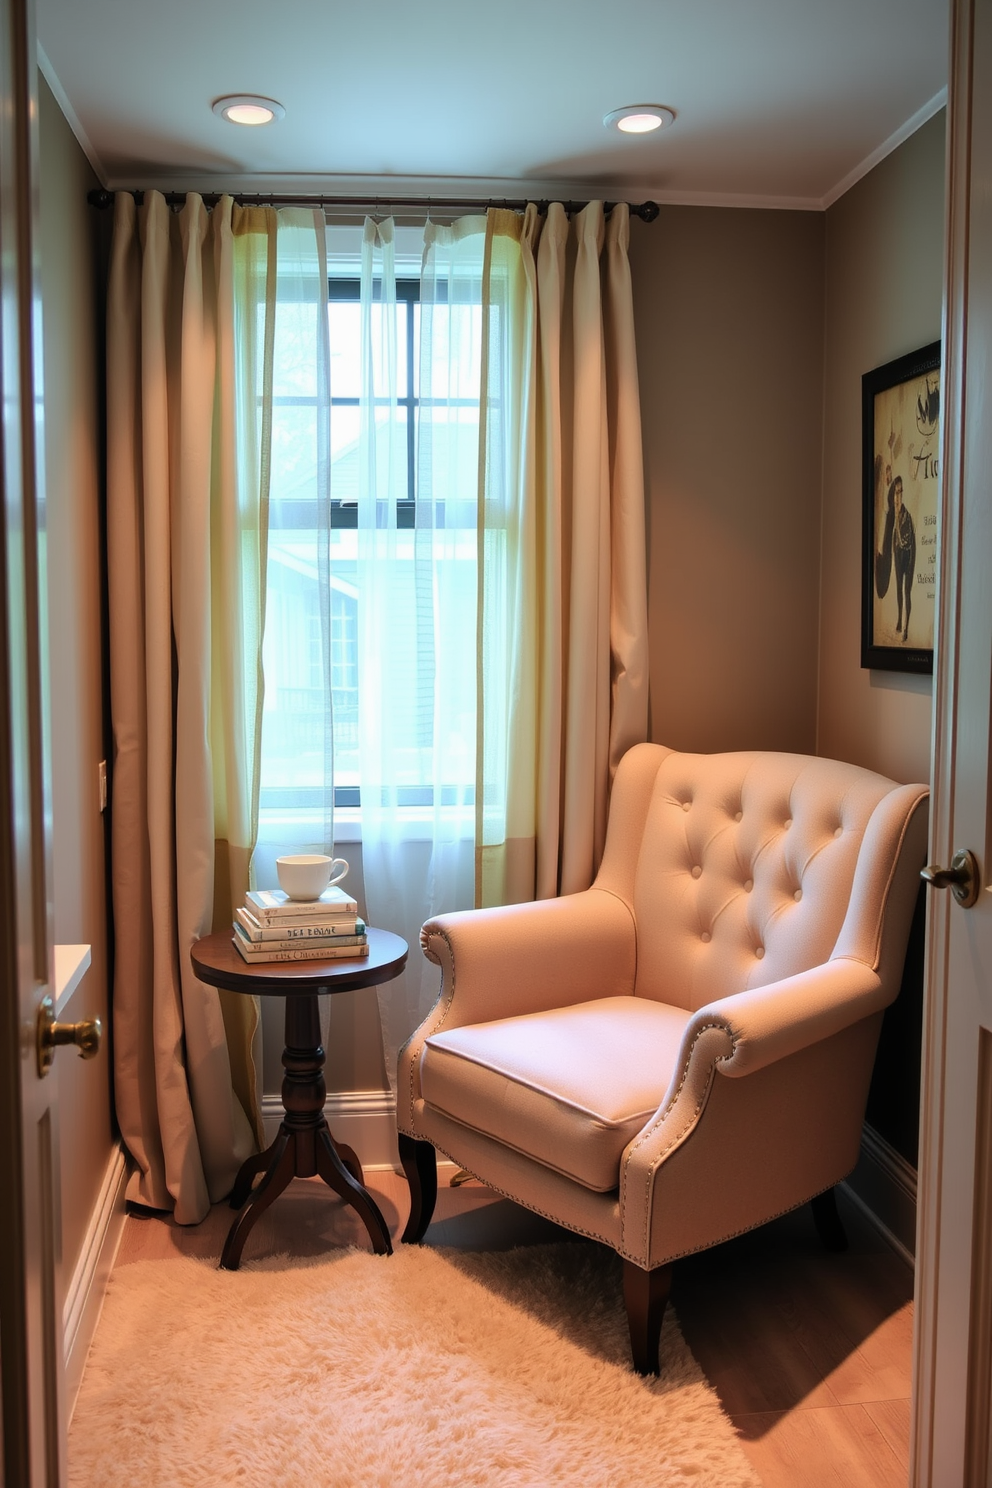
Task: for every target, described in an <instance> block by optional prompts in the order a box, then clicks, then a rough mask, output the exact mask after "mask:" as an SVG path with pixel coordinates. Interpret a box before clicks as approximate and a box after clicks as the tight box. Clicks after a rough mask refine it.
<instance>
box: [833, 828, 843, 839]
mask: <svg viewBox="0 0 992 1488" xmlns="http://www.w3.org/2000/svg"><path fill="white" fill-rule="evenodd" d="M843 835H844V828H843V827H837V828H836V830H835V831H834V836H835V837H843Z"/></svg>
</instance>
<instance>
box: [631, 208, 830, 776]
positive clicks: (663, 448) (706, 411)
mask: <svg viewBox="0 0 992 1488" xmlns="http://www.w3.org/2000/svg"><path fill="white" fill-rule="evenodd" d="M823 226H824V224H823V216H822V214H820V213H812V212H764V211H744V210H733V209H728V208H700V207H662V209H661V215H660V217H659V218H658V220H657V221H656V222H654V223H653V224H651V225H648V226H646V225H643V224H641V223H640V222H635V223H634V224H633V227H632V232H631V269H632V273H633V280H634V304H635V309H636V315H637V338H638V341H637V353H638V368H639V372H640V381H641V408H642V417H643V424H644V452H645V466H646V475H647V514H648V524H649V580H648V582H649V594H648V606H649V627H650V647H651V694H652V714H651V736H652V738H654V739H656V740H658V741H659V742H660V743H665V744H670V745H673V746H675V747H677V748H682V749H690V750H704V751H705V750H721V749H745V748H766V749H787V750H800V751H807V752H809V751H811V750H812V749H813V747H814V741H815V709H816V635H817V605H818V587H819V579H818V565H819V509H820V450H821V411H822V380H821V378H822V361H823V351H822V345H823V343H822V326H823V298H822V297H823Z"/></svg>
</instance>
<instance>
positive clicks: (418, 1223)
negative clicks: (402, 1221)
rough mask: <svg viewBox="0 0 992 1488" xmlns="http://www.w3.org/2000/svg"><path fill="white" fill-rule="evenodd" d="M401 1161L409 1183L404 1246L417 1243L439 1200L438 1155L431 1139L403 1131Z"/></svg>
mask: <svg viewBox="0 0 992 1488" xmlns="http://www.w3.org/2000/svg"><path fill="white" fill-rule="evenodd" d="M399 1139H400V1162H401V1163H402V1164H403V1171H404V1173H405V1174H406V1181H407V1183H409V1185H410V1218H409V1219H408V1220H407V1222H406V1229H405V1230H404V1231H403V1242H402V1243H403V1244H404V1245H417V1244H419V1242H420V1241H421V1240H422V1239H423V1238H424V1236H425V1235H426V1233H427V1226H428V1225H429V1224H430V1222H431V1216H432V1215H433V1213H434V1205H435V1204H436V1203H437V1154H436V1153H435V1151H434V1148H433V1147H432V1146H431V1144H430V1142H418V1141H416V1140H415V1138H413V1137H408V1136H406V1135H405V1133H403V1132H400V1134H399Z"/></svg>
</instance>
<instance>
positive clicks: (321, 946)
mask: <svg viewBox="0 0 992 1488" xmlns="http://www.w3.org/2000/svg"><path fill="white" fill-rule="evenodd" d="M234 944H235V945H236V946H237V948H238V950H239V951H240V952H241V954H242V956H243V957H244V958H245V960H246V961H249V962H251V964H252V965H253V966H256V965H258V964H259V962H262V961H330V960H344V959H345V958H347V957H349V956H352V957H353V956H367V955H368V953H369V943H368V938H367V936H366V934H365V921H364V920H362V919H360V918H359V915H358V905H357V903H356V902H355V900H354V899H349V897H348V895H347V894H346V893H345V892H344V890H343V889H339V888H337V887H336V886H335V887H334V888H330V889H325V890H324V892H323V893H322V894H321V896H320V898H319V899H290V898H289V896H288V895H287V894H284V893H283V891H282V889H250V890H249V891H248V893H247V894H246V895H245V902H244V904H243V905H242V906H241V907H240V908H239V909H236V910H235V912H234Z"/></svg>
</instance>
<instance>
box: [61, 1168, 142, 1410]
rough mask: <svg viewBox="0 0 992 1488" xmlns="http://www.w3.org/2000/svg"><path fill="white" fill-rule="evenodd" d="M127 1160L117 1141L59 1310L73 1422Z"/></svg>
mask: <svg viewBox="0 0 992 1488" xmlns="http://www.w3.org/2000/svg"><path fill="white" fill-rule="evenodd" d="M126 1177H127V1162H126V1160H125V1157H124V1151H123V1148H122V1147H121V1145H120V1143H119V1142H118V1144H117V1146H116V1147H115V1148H114V1151H113V1153H112V1154H111V1157H110V1161H109V1162H108V1164H107V1169H106V1172H105V1173H104V1175H103V1183H102V1184H101V1186H100V1194H99V1197H98V1199H97V1201H96V1204H95V1205H94V1206H93V1213H92V1214H91V1215H90V1222H89V1225H88V1226H87V1229H86V1235H85V1236H84V1238H83V1244H82V1249H81V1250H80V1252H79V1259H78V1260H77V1262H76V1267H75V1270H74V1271H73V1273H72V1279H71V1281H70V1282H69V1285H68V1287H67V1288H66V1297H65V1305H64V1306H63V1309H62V1336H63V1347H64V1351H65V1392H66V1416H67V1419H68V1420H71V1419H72V1412H73V1409H74V1407H75V1404H76V1395H77V1393H78V1391H79V1382H80V1380H81V1379H82V1377H83V1365H84V1364H85V1363H86V1355H87V1353H88V1352H89V1346H90V1344H91V1342H92V1341H93V1334H94V1332H95V1330H96V1325H97V1323H98V1322H99V1319H100V1312H101V1309H102V1308H103V1296H104V1292H105V1291H106V1289H107V1280H108V1278H109V1276H110V1272H111V1268H112V1267H113V1264H114V1257H115V1256H116V1255H117V1248H118V1246H119V1245H120V1243H121V1235H122V1233H123V1231H124V1181H125V1179H126Z"/></svg>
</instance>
